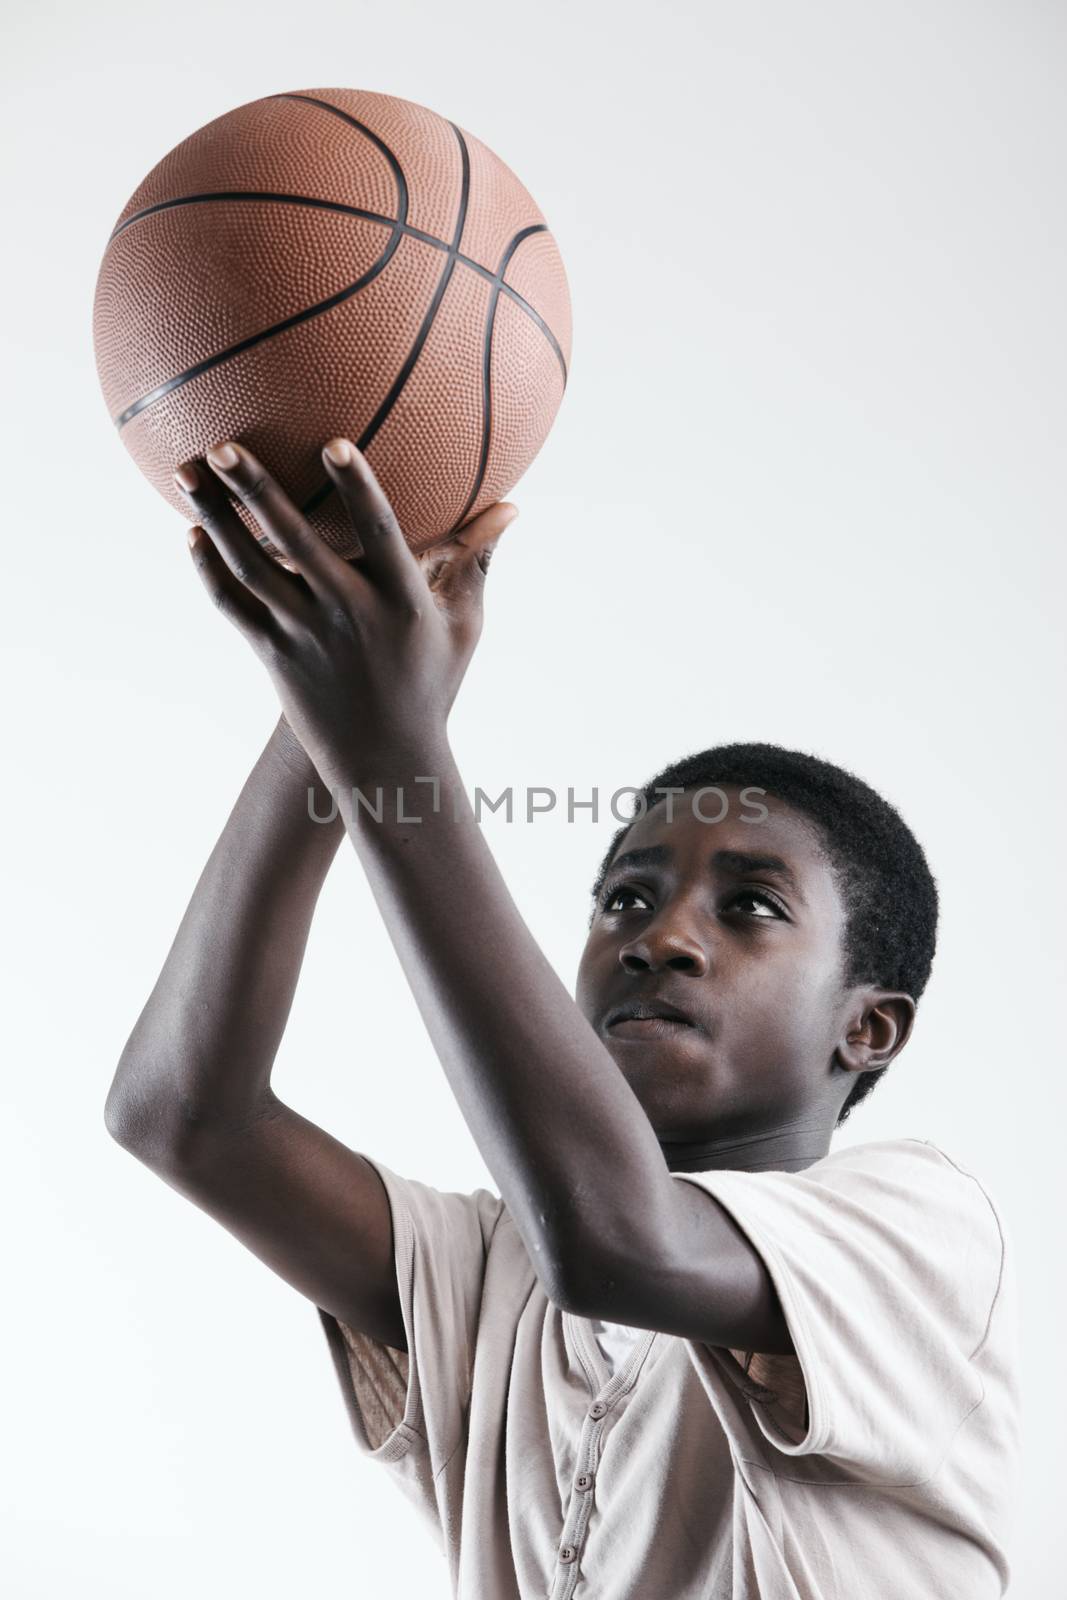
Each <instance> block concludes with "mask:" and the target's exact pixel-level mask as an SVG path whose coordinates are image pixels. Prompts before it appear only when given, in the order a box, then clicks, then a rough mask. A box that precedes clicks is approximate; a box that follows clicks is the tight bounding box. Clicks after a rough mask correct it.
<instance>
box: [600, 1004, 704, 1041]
mask: <svg viewBox="0 0 1067 1600" xmlns="http://www.w3.org/2000/svg"><path fill="white" fill-rule="evenodd" d="M604 1031H605V1033H609V1034H610V1035H611V1037H612V1038H613V1039H668V1038H677V1037H678V1036H679V1035H681V1034H684V1033H695V1032H698V1031H699V1030H698V1028H697V1024H696V1023H695V1022H694V1021H693V1019H692V1017H690V1016H689V1015H688V1013H687V1012H685V1011H682V1010H680V1009H679V1008H678V1006H672V1005H668V1004H667V1002H666V1001H665V1000H631V1001H628V1002H627V1004H625V1005H621V1006H616V1007H615V1009H614V1010H613V1011H609V1012H608V1016H607V1020H606V1022H605V1024H604Z"/></svg>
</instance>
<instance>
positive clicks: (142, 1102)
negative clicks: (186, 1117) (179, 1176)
mask: <svg viewBox="0 0 1067 1600" xmlns="http://www.w3.org/2000/svg"><path fill="white" fill-rule="evenodd" d="M181 1120H182V1119H181V1116H180V1111H179V1110H178V1108H176V1107H175V1105H174V1104H173V1102H172V1101H170V1100H167V1101H164V1100H162V1099H160V1098H158V1097H156V1096H154V1095H151V1094H145V1093H144V1092H141V1093H138V1092H137V1090H136V1088H135V1087H134V1086H131V1084H130V1082H129V1080H127V1079H125V1078H124V1076H123V1070H122V1066H121V1064H120V1067H119V1070H118V1071H117V1072H116V1074H115V1078H114V1081H113V1083H112V1085H111V1088H110V1090H109V1092H108V1096H107V1099H106V1101H105V1102H104V1127H105V1128H106V1129H107V1131H108V1133H109V1134H110V1135H111V1137H112V1139H114V1141H115V1143H116V1144H118V1145H121V1146H122V1148H123V1149H124V1150H129V1151H130V1152H131V1154H133V1155H136V1156H137V1158H138V1160H140V1161H144V1162H147V1163H150V1164H151V1163H156V1164H165V1165H168V1166H169V1165H172V1164H173V1162H174V1161H175V1159H176V1158H177V1157H178V1155H179V1154H180V1152H181V1150H182V1146H183V1144H184V1138H183V1135H182V1131H181V1126H180V1124H181Z"/></svg>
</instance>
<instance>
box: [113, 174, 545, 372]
mask: <svg viewBox="0 0 1067 1600" xmlns="http://www.w3.org/2000/svg"><path fill="white" fill-rule="evenodd" d="M213 200H230V201H234V200H267V201H270V202H272V203H273V204H275V205H282V206H312V207H314V208H315V209H316V210H318V211H336V212H339V213H340V214H341V215H342V216H346V217H361V218H362V219H363V220H364V221H365V222H380V223H381V225H382V227H383V228H396V227H397V226H398V220H397V218H396V217H386V216H383V215H382V213H381V212H380V211H365V210H364V209H363V208H362V207H361V206H346V205H342V203H341V202H340V201H339V200H319V199H317V198H315V197H314V196H312V195H303V194H275V193H274V192H272V191H270V190H267V189H216V190H212V191H211V192H209V193H207V194H183V195H180V196H178V198H177V199H175V200H160V201H158V202H157V204H156V205H154V206H146V207H145V209H144V210H143V211H135V212H134V214H133V216H132V217H127V218H126V221H125V222H120V223H119V225H118V227H117V228H116V229H115V231H114V233H112V235H111V238H110V239H108V244H111V242H112V240H113V239H116V238H118V236H119V234H120V233H123V232H124V231H125V230H126V229H127V228H131V227H132V226H133V224H134V223H135V222H140V221H141V220H142V218H144V217H151V216H155V215H156V213H157V212H160V211H171V210H173V209H174V207H175V206H191V205H204V204H208V203H210V202H211V201H213ZM403 231H404V234H405V235H406V236H407V237H410V238H412V239H419V240H421V242H422V243H423V244H428V245H432V246H433V248H434V249H435V250H448V249H449V248H450V246H449V243H448V240H447V239H438V237H437V236H436V234H433V233H427V232H426V231H425V229H423V228H415V227H412V225H411V223H410V222H406V223H404V227H403ZM531 231H533V232H538V233H547V232H548V224H547V223H545V222H539V223H534V224H533V225H532V229H531ZM456 262H457V264H458V265H459V266H461V267H469V268H470V270H471V271H472V272H476V273H477V274H478V276H479V277H480V278H485V279H487V280H488V282H489V283H492V282H493V280H494V277H495V274H494V272H493V270H492V268H491V267H483V266H482V264H481V262H480V261H475V260H474V259H473V257H471V256H465V255H464V254H463V252H462V250H460V251H458V252H457V255H456ZM503 289H504V293H505V294H506V295H507V296H508V297H509V298H510V299H511V300H513V301H514V302H515V304H516V305H517V306H518V307H519V309H520V310H521V311H524V312H525V313H526V315H527V316H528V317H529V318H530V320H531V321H532V322H536V324H537V326H538V327H539V328H540V330H541V332H542V333H543V334H544V336H545V338H546V339H547V340H548V342H549V344H550V345H551V346H552V348H553V350H554V351H555V353H556V360H557V361H558V362H559V364H560V370H561V371H562V373H563V386H564V388H566V386H567V362H566V359H565V357H564V355H563V351H562V350H561V349H560V345H559V340H558V339H557V338H556V336H555V334H554V333H553V332H552V329H551V328H550V327H549V325H548V323H547V322H546V321H545V319H544V318H543V317H542V316H541V314H540V312H538V311H535V310H534V308H533V306H532V305H531V304H530V302H529V301H528V300H526V299H524V298H523V296H522V295H521V294H520V293H519V291H518V290H517V289H513V288H512V287H511V285H510V283H505V284H504V286H503Z"/></svg>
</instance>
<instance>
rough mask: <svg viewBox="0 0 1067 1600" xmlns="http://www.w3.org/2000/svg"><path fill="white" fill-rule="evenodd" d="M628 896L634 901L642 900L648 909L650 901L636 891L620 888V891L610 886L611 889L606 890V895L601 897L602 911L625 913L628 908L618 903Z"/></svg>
mask: <svg viewBox="0 0 1067 1600" xmlns="http://www.w3.org/2000/svg"><path fill="white" fill-rule="evenodd" d="M626 895H629V896H630V898H631V899H633V900H640V901H641V903H642V905H644V906H646V907H647V906H648V901H647V900H646V899H645V898H644V896H643V895H641V894H638V892H637V890H636V889H627V888H618V889H616V888H614V887H612V886H610V885H609V887H608V888H607V889H605V890H604V893H603V895H602V896H601V899H600V909H601V911H623V910H625V909H626V908H625V907H624V906H620V905H619V904H618V902H619V901H620V900H622V899H623V898H624V897H625V896H626Z"/></svg>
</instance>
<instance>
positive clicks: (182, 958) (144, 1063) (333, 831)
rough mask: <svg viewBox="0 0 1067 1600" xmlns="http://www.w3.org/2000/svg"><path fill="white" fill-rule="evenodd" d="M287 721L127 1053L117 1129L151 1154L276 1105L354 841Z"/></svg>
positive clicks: (113, 1106) (113, 1122) (115, 1086)
mask: <svg viewBox="0 0 1067 1600" xmlns="http://www.w3.org/2000/svg"><path fill="white" fill-rule="evenodd" d="M309 786H314V788H315V791H316V804H315V812H316V815H318V816H323V817H325V816H328V815H329V813H330V809H331V807H330V799H329V795H328V793H327V791H326V789H325V787H324V786H323V785H322V784H321V783H320V781H319V779H318V774H317V773H316V771H315V768H314V767H313V766H312V764H311V762H310V761H309V760H308V758H307V756H306V755H305V754H304V752H303V750H302V749H301V748H300V745H299V743H298V742H297V741H296V739H295V738H294V736H293V734H292V733H291V731H289V730H288V729H287V728H286V727H285V725H284V723H283V722H282V721H281V720H279V723H278V725H277V726H276V728H275V730H274V732H273V733H272V735H271V737H270V739H269V740H268V742H267V745H266V747H265V748H264V750H263V753H262V754H261V756H260V757H259V760H258V761H257V762H256V765H255V767H254V768H253V769H252V772H251V774H250V775H249V777H248V780H247V782H246V783H245V785H244V787H243V789H242V790H241V794H240V796H239V797H238V800H237V803H236V804H235V806H234V808H233V810H232V812H231V813H230V817H229V820H228V821H227V823H226V826H225V828H224V829H223V832H222V834H221V836H220V838H219V840H218V843H217V844H216V845H215V848H214V850H213V851H212V853H211V856H210V858H209V860H208V862H207V864H206V866H205V867H204V870H203V872H202V873H201V875H200V879H199V881H198V883H197V886H196V889H195V891H194V893H193V897H192V899H191V900H190V902H189V906H188V908H187V910H186V912H185V916H184V917H183V919H182V922H181V926H180V927H179V929H178V932H177V935H176V937H175V939H174V943H173V944H172V946H171V949H170V953H169V954H168V956H167V959H166V961H165V962H164V965H163V968H162V971H161V972H160V975H159V977H158V979H157V981H156V984H155V987H154V989H153V990H152V993H151V995H150V996H149V999H148V1002H147V1004H146V1005H145V1007H144V1010H143V1011H142V1012H141V1015H140V1017H139V1018H138V1020H137V1023H136V1025H135V1027H134V1029H133V1032H132V1033H131V1035H130V1038H129V1040H128V1042H127V1044H126V1047H125V1049H124V1050H123V1053H122V1057H121V1059H120V1062H119V1065H118V1069H117V1071H116V1073H115V1078H114V1082H113V1083H112V1087H111V1092H110V1094H109V1096H108V1101H107V1107H106V1111H105V1118H106V1121H107V1125H108V1127H109V1128H110V1129H111V1131H112V1132H113V1133H114V1135H115V1137H116V1138H120V1139H121V1140H122V1142H123V1143H132V1144H137V1145H138V1146H139V1148H145V1149H148V1150H149V1153H151V1151H152V1149H154V1148H155V1147H156V1146H163V1147H165V1149H166V1152H167V1153H168V1154H173V1153H174V1151H173V1146H174V1144H175V1143H177V1144H179V1145H180V1144H182V1143H183V1142H184V1141H185V1140H186V1139H193V1138H195V1137H196V1135H197V1133H198V1132H199V1131H201V1130H203V1129H204V1128H205V1127H208V1126H218V1125H219V1124H224V1125H234V1124H237V1123H239V1122H240V1121H242V1120H244V1119H247V1117H248V1116H250V1115H253V1114H254V1113H255V1110H256V1109H257V1107H258V1106H260V1105H261V1104H262V1103H263V1100H264V1098H265V1096H267V1095H268V1094H269V1085H270V1074H271V1068H272V1066H273V1064H274V1057H275V1054H276V1052H277V1048H278V1045H279V1043H280V1041H281V1037H282V1034H283V1032H284V1029H285V1024H286V1020H287V1018H288V1015H289V1009H290V1006H291V1004H292V999H293V994H294V992H295V989H296V984H297V980H298V978H299V975H300V967H301V964H302V962H303V957H304V950H305V947H306V943H307V936H308V931H309V929H310V926H311V919H312V916H313V914H314V910H315V904H316V902H317V900H318V896H319V891H320V889H321V888H322V884H323V881H324V880H325V877H326V874H327V872H328V870H329V867H330V863H331V862H332V861H333V858H334V856H335V854H336V851H337V847H338V845H339V843H340V841H341V839H342V838H343V837H344V827H343V823H342V822H341V820H340V819H335V820H334V821H333V822H329V823H318V822H315V821H314V820H312V818H311V816H310V815H309V808H308V795H307V791H308V788H309Z"/></svg>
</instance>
